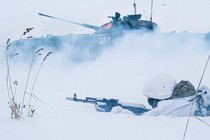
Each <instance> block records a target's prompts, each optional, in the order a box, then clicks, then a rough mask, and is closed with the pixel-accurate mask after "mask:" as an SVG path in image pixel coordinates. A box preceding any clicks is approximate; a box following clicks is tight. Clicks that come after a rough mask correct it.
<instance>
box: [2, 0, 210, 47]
mask: <svg viewBox="0 0 210 140" xmlns="http://www.w3.org/2000/svg"><path fill="white" fill-rule="evenodd" d="M0 1H1V3H0V20H1V22H0V25H1V28H0V44H2V42H3V43H4V41H5V40H6V39H7V38H12V39H17V38H18V37H19V36H20V34H21V33H22V32H23V31H24V30H25V28H27V27H35V30H34V31H33V33H32V35H33V36H42V35H46V34H58V35H60V34H68V33H91V32H92V30H89V29H84V28H82V27H79V26H75V25H71V24H69V23H65V22H60V21H56V20H52V19H47V18H44V17H40V16H38V14H37V13H38V12H42V13H46V14H49V15H53V16H57V17H60V18H64V19H68V20H73V21H77V22H81V23H89V24H93V25H97V26H100V25H102V24H104V23H105V22H109V21H110V19H108V18H107V16H109V15H113V14H114V13H115V12H116V11H118V12H120V13H121V15H122V16H123V15H127V14H133V0H76V1H73V0H30V1H29V0H18V1H16V0H0ZM136 3H137V12H138V13H141V14H142V18H143V19H149V16H150V3H151V1H150V0H136ZM209 11H210V1H208V0H154V10H153V21H154V22H156V23H157V24H158V25H159V26H160V31H161V32H169V31H177V32H181V31H188V32H209V31H210V12H209Z"/></svg>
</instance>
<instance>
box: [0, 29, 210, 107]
mask: <svg viewBox="0 0 210 140" xmlns="http://www.w3.org/2000/svg"><path fill="white" fill-rule="evenodd" d="M64 46H65V47H62V48H58V49H53V54H52V55H51V56H50V57H49V58H48V60H47V61H46V62H45V63H44V65H43V68H42V71H41V72H40V76H39V79H38V83H37V85H36V90H37V91H36V93H37V94H38V96H41V97H43V98H44V99H45V100H48V101H50V99H52V102H55V100H57V98H55V97H58V98H60V99H61V100H63V99H64V98H65V96H72V95H73V93H75V92H76V93H77V94H78V96H79V97H80V96H81V97H86V96H93V97H106V98H118V99H122V100H124V101H130V102H139V103H144V104H146V102H147V101H146V97H144V96H143V94H142V90H143V85H144V81H145V79H147V78H148V77H151V76H154V75H158V74H169V75H172V76H173V77H174V78H175V79H176V81H177V82H179V81H180V80H189V81H190V82H191V83H192V84H193V85H194V86H195V87H197V85H198V82H199V80H200V77H201V74H202V71H203V68H204V65H205V63H206V60H207V57H208V55H209V52H210V49H209V46H208V43H206V42H205V41H204V34H186V33H182V34H174V33H171V34H162V33H155V34H150V33H148V34H142V35H138V34H137V33H129V34H127V35H126V36H125V37H123V38H120V39H118V40H117V42H115V45H114V46H112V47H111V48H110V47H109V48H104V49H102V50H100V53H98V52H97V51H96V52H94V51H93V52H90V51H89V49H90V48H85V47H81V48H76V47H74V46H68V45H64ZM45 49H46V50H45V52H43V55H45V54H46V53H47V52H48V51H50V49H52V47H51V46H45ZM96 49H97V48H96ZM96 53H97V54H96ZM32 54H33V53H32ZM75 54H76V55H75ZM77 55H79V57H82V61H78V60H75V59H72V57H75V56H77ZM3 56H4V55H2V58H3ZM19 57H21V56H19ZM24 58H25V57H24ZM41 59H42V57H40V58H37V60H36V61H35V64H34V66H33V71H32V72H33V73H36V71H37V69H38V66H39V65H40V61H41ZM18 60H19V61H20V62H18V61H17V60H16V61H15V60H13V61H12V63H11V73H12V74H11V75H12V76H13V77H14V78H13V79H14V80H19V81H22V82H23V83H24V80H25V79H26V76H27V72H28V67H29V64H30V61H31V58H30V59H28V60H29V61H26V60H25V59H18ZM1 67H5V65H4V63H1ZM34 75H35V74H32V76H31V79H34ZM4 76H5V73H4V74H3V73H1V77H2V78H1V79H4V78H3V77H4ZM209 76H210V73H209V70H208V69H207V71H206V73H205V76H204V79H203V81H202V84H205V85H207V86H209V85H210V80H209V78H208V77H209ZM32 81H33V80H31V84H32V83H33V82H32ZM2 83H4V82H2ZM23 85H24V84H22V86H23ZM2 88H3V89H4V91H6V88H5V87H2ZM49 96H52V97H49Z"/></svg>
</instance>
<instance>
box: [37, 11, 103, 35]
mask: <svg viewBox="0 0 210 140" xmlns="http://www.w3.org/2000/svg"><path fill="white" fill-rule="evenodd" d="M38 15H40V16H44V17H48V18H52V19H56V20H60V21H64V22H68V23H71V24H75V25H79V26H83V27H85V28H90V29H93V30H95V31H96V30H98V29H99V28H100V27H98V26H94V25H90V24H86V23H78V22H74V21H70V20H66V19H62V18H58V17H54V16H50V15H46V14H43V13H38Z"/></svg>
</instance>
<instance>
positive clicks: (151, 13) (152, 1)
mask: <svg viewBox="0 0 210 140" xmlns="http://www.w3.org/2000/svg"><path fill="white" fill-rule="evenodd" d="M152 12H153V0H151V15H150V22H152Z"/></svg>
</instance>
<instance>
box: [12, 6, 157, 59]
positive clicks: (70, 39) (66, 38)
mask: <svg viewBox="0 0 210 140" xmlns="http://www.w3.org/2000/svg"><path fill="white" fill-rule="evenodd" d="M38 15H39V16H43V17H47V18H51V19H56V20H60V21H64V22H68V23H71V24H75V25H79V26H82V27H83V28H89V29H92V30H94V33H92V34H71V33H70V34H67V35H62V36H56V35H46V36H44V37H37V38H31V37H30V38H29V39H28V38H27V39H21V40H18V41H15V42H14V45H15V46H16V47H17V48H18V49H21V51H23V52H25V53H24V54H30V53H29V52H30V51H33V52H34V51H35V50H37V48H41V47H48V48H49V47H50V48H51V49H53V50H59V49H65V48H68V49H69V50H71V51H69V53H71V52H72V50H73V52H74V53H73V54H70V56H71V58H70V59H73V60H75V61H77V62H79V61H82V60H83V59H84V58H83V57H84V56H87V55H86V54H88V56H87V57H88V58H90V59H94V58H95V57H96V56H97V55H98V54H100V53H101V51H102V50H103V49H104V48H109V47H112V46H113V45H114V44H115V41H116V40H117V39H118V38H120V37H122V36H123V35H124V34H126V33H128V32H137V33H139V35H142V34H143V33H145V32H155V31H156V30H158V25H157V24H156V23H154V22H152V16H151V19H150V20H143V19H141V17H142V15H141V14H136V4H135V3H134V14H130V15H126V16H123V17H121V14H120V13H119V12H115V14H114V16H108V18H109V19H111V20H110V21H109V22H107V23H105V24H102V25H101V26H95V25H91V24H86V23H78V22H75V21H71V20H66V19H62V18H58V17H55V16H51V15H47V14H43V13H38ZM29 46H30V48H29ZM84 53H85V55H83V54H84Z"/></svg>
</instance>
